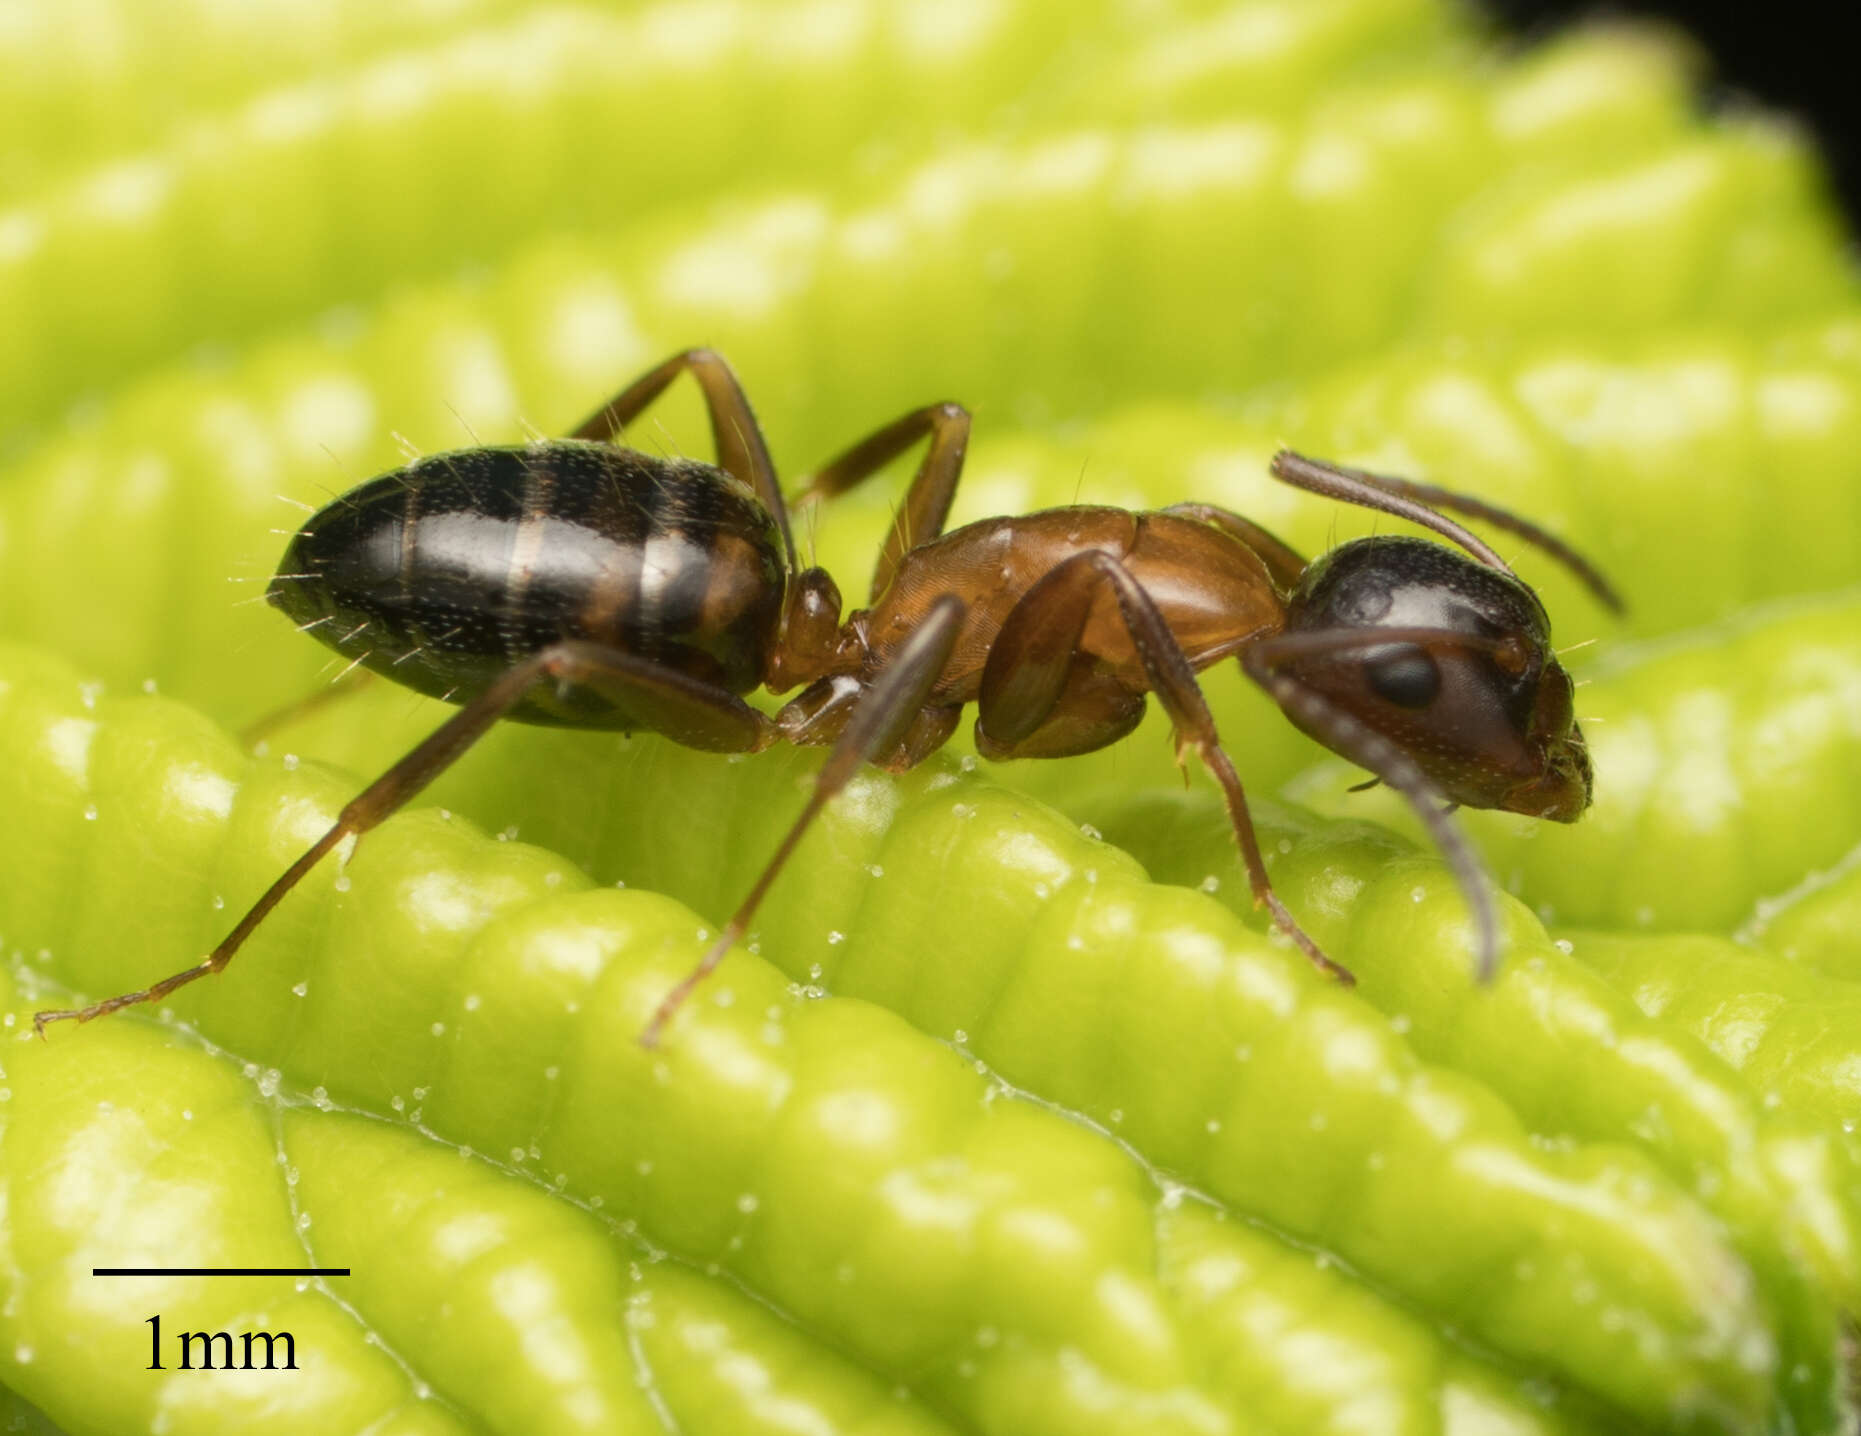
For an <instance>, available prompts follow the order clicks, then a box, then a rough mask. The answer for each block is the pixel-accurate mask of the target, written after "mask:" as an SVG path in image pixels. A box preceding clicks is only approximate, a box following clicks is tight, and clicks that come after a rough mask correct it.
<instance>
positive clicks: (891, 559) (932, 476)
mask: <svg viewBox="0 0 1861 1436" xmlns="http://www.w3.org/2000/svg"><path fill="white" fill-rule="evenodd" d="M969 423H970V420H969V410H967V409H965V408H964V407H963V406H962V405H961V404H951V403H944V404H927V405H925V406H924V407H923V408H922V409H913V410H912V411H911V412H910V413H909V414H906V415H904V416H903V417H902V418H898V419H894V420H893V421H892V422H891V423H889V424H887V425H886V426H885V427H884V428H882V429H877V430H875V431H873V432H872V433H870V434H868V435H867V436H866V437H865V438H863V439H861V440H860V441H859V442H858V443H856V444H854V445H853V446H852V447H851V448H849V449H848V450H846V451H845V452H844V453H842V454H839V455H837V456H836V457H835V458H833V459H831V460H829V461H828V462H827V463H826V464H824V465H822V466H821V468H820V469H818V470H816V471H815V473H814V475H813V477H812V478H810V479H809V480H808V484H807V487H806V488H804V489H803V490H802V493H801V497H802V498H803V499H828V498H833V497H834V496H835V495H837V494H844V493H846V492H847V490H849V489H852V488H854V487H856V486H857V485H859V484H861V483H863V482H864V481H865V480H867V479H869V478H871V477H872V476H873V475H874V474H876V473H877V472H878V471H879V470H880V469H883V468H884V467H885V466H886V465H887V464H889V463H891V462H892V460H893V459H895V458H897V457H898V456H899V455H900V454H902V453H904V452H905V450H907V449H909V448H910V447H911V446H912V445H913V444H915V443H917V442H918V441H919V440H920V439H923V438H925V437H926V436H927V435H928V436H929V438H930V446H929V448H927V449H926V450H925V452H924V458H923V460H922V461H921V462H920V463H919V465H918V471H917V474H916V475H915V476H914V477H913V478H912V480H911V487H910V488H909V489H908V490H907V491H906V493H905V501H904V504H903V506H902V507H901V508H900V509H899V511H898V515H897V517H896V518H895V519H894V520H893V523H892V528H891V532H890V533H888V534H887V535H886V538H885V546H884V547H883V548H882V549H880V551H879V562H878V566H877V567H876V568H875V569H874V570H873V575H872V596H871V600H870V601H871V602H873V603H877V602H878V601H879V596H880V595H881V594H883V593H884V592H885V590H886V589H888V588H890V587H891V586H892V579H893V577H894V576H895V575H896V574H897V572H898V564H899V561H900V560H901V559H903V558H904V556H905V555H906V554H907V553H909V552H910V551H911V550H912V549H914V548H916V547H917V546H918V545H919V544H923V543H928V542H930V540H932V539H934V538H936V537H937V536H938V535H939V534H941V533H942V532H943V526H944V524H945V522H946V521H947V520H948V519H949V517H950V504H951V501H952V500H953V499H955V497H956V485H957V481H958V480H959V479H960V478H961V477H962V473H963V460H964V458H965V457H966V456H967V454H968V452H969Z"/></svg>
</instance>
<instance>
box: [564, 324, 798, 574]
mask: <svg viewBox="0 0 1861 1436" xmlns="http://www.w3.org/2000/svg"><path fill="white" fill-rule="evenodd" d="M687 372H689V373H690V374H691V376H692V378H693V379H695V380H697V381H698V387H699V389H700V390H701V391H703V394H704V407H705V410H706V412H707V413H709V415H710V416H711V441H712V444H713V445H714V446H715V448H716V450H717V467H718V468H720V469H722V470H723V471H724V472H725V473H727V474H729V475H730V476H731V477H732V478H735V479H738V480H741V481H742V482H743V483H745V484H747V485H749V487H750V488H751V489H753V490H754V491H755V494H756V497H757V498H759V499H761V500H762V502H763V507H764V508H766V509H768V510H769V513H770V514H771V516H772V517H773V518H774V519H775V525H776V527H777V528H778V529H780V530H781V532H782V550H783V552H784V553H785V554H786V555H787V558H788V567H789V571H790V572H791V573H792V572H793V571H794V569H795V567H796V564H795V540H794V538H793V537H792V535H791V534H790V533H789V527H788V506H787V505H786V504H785V503H784V502H783V501H782V486H781V485H780V484H779V483H778V482H777V481H776V476H775V464H774V462H773V461H772V460H771V459H770V457H769V445H768V442H767V441H766V440H765V439H764V438H763V433H762V425H760V424H759V423H757V422H756V414H755V411H754V410H752V409H751V408H750V400H749V395H747V394H745V393H744V392H743V384H742V381H741V380H739V379H738V378H737V375H736V371H735V370H733V369H732V368H731V367H730V365H729V364H728V363H727V362H725V360H724V356H723V355H721V354H719V353H718V352H717V351H716V350H715V349H685V350H682V351H680V352H679V353H677V354H674V355H673V356H672V357H671V358H670V359H668V360H666V361H665V362H664V363H663V364H660V365H659V366H658V367H656V368H654V369H650V370H648V371H647V372H646V373H644V374H642V375H641V376H640V377H639V378H637V379H635V380H634V381H633V382H632V383H631V384H629V385H628V386H627V387H626V388H624V389H622V390H621V391H620V392H619V393H618V394H616V395H615V396H614V397H613V398H612V399H610V400H608V402H607V403H605V404H603V405H602V406H601V407H600V408H599V409H597V410H595V411H594V413H592V414H590V415H589V416H588V417H587V418H586V419H584V420H583V421H582V422H581V423H580V424H579V425H577V426H576V428H575V429H574V430H573V432H571V433H570V435H569V437H570V438H571V439H593V440H596V441H599V442H610V441H613V440H616V439H618V437H619V436H620V434H621V433H622V431H623V430H625V429H626V427H627V426H628V425H629V424H631V423H632V422H633V421H634V420H635V419H637V418H638V417H639V416H640V415H641V413H642V412H644V411H645V409H646V407H647V406H648V405H649V404H651V403H652V402H653V401H654V400H655V399H657V398H658V397H659V396H660V395H661V394H663V393H665V391H666V388H667V386H668V385H670V384H671V383H672V381H673V380H674V379H676V378H678V376H679V375H681V374H684V373H687Z"/></svg>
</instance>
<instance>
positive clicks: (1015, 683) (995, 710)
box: [976, 549, 1356, 984]
mask: <svg viewBox="0 0 1861 1436" xmlns="http://www.w3.org/2000/svg"><path fill="white" fill-rule="evenodd" d="M1104 588H1109V589H1110V590H1111V592H1112V595H1113V597H1114V598H1115V599H1116V601H1117V605H1118V613H1119V616H1120V617H1121V618H1122V620H1123V622H1124V627H1125V631H1126V633H1127V634H1128V635H1129V636H1130V639H1131V645H1132V647H1133V648H1134V649H1135V650H1136V655H1137V658H1138V661H1139V662H1140V663H1141V664H1142V666H1143V670H1144V677H1145V681H1146V682H1147V683H1148V684H1149V686H1150V689H1151V691H1153V692H1154V693H1155V694H1156V695H1157V698H1158V700H1159V701H1160V702H1161V703H1162V704H1163V708H1164V711H1165V712H1167V713H1168V714H1169V715H1170V723H1171V725H1172V726H1173V727H1174V728H1175V730H1176V745H1177V754H1178V757H1179V759H1180V757H1181V754H1182V753H1183V751H1184V750H1185V749H1192V750H1193V751H1194V752H1195V754H1196V756H1197V757H1198V758H1200V759H1201V760H1202V765H1203V766H1204V767H1205V768H1207V769H1208V770H1209V772H1210V773H1211V774H1212V775H1213V776H1214V779H1215V781H1216V783H1217V784H1218V785H1219V786H1220V788H1221V793H1222V798H1223V800H1224V801H1225V802H1226V804H1227V809H1228V819H1229V822H1230V823H1231V825H1232V826H1233V828H1234V836H1235V840H1236V842H1237V843H1238V844H1239V845H1240V849H1241V858H1242V860H1243V862H1244V863H1245V864H1246V867H1247V881H1248V885H1249V886H1250V887H1251V888H1252V890H1253V897H1254V905H1255V906H1256V907H1265V908H1266V909H1267V911H1268V912H1269V913H1271V914H1272V917H1273V923H1274V926H1276V927H1277V928H1279V930H1280V931H1281V932H1283V933H1285V934H1286V936H1288V937H1290V938H1291V939H1292V940H1293V942H1294V943H1295V944H1297V945H1298V947H1299V950H1300V951H1301V952H1303V953H1304V954H1305V955H1306V956H1307V957H1308V958H1310V959H1311V961H1312V963H1313V965H1314V966H1316V967H1317V968H1318V969H1319V971H1321V972H1323V973H1324V974H1325V975H1326V976H1328V977H1332V978H1335V979H1337V980H1338V981H1340V982H1343V983H1346V984H1350V983H1354V982H1355V981H1356V979H1355V978H1354V977H1352V976H1351V973H1350V971H1349V970H1348V969H1347V968H1345V967H1343V966H1342V965H1340V964H1339V963H1337V962H1335V961H1333V960H1332V959H1331V958H1330V957H1328V956H1326V955H1325V952H1324V949H1322V948H1321V947H1319V945H1318V944H1317V943H1316V942H1315V941H1314V940H1313V939H1312V938H1311V936H1310V935H1309V934H1308V933H1307V932H1306V931H1305V929H1304V928H1302V927H1300V926H1299V923H1298V920H1297V919H1296V918H1294V917H1293V915H1292V912H1291V910H1290V909H1289V908H1287V906H1286V904H1285V903H1283V902H1281V901H1280V898H1279V894H1277V893H1276V892H1274V891H1273V884H1272V881H1271V880H1270V879H1269V878H1268V877H1267V870H1266V860H1265V859H1264V858H1263V857H1262V856H1261V853H1260V841H1259V839H1258V838H1257V837H1256V836H1255V834H1254V823H1253V817H1252V815H1251V814H1250V813H1249V812H1248V809H1247V797H1246V794H1245V793H1244V792H1243V790H1242V788H1241V779H1240V775H1239V774H1238V773H1237V772H1235V769H1234V764H1233V763H1232V762H1231V761H1230V760H1229V758H1228V755H1227V752H1226V750H1225V749H1223V747H1222V746H1221V737H1220V735H1219V734H1218V733H1217V732H1216V731H1215V718H1214V715H1213V714H1212V713H1210V712H1209V709H1208V703H1207V701H1206V700H1205V699H1204V698H1203V697H1202V688H1201V685H1200V684H1198V683H1197V682H1196V677H1195V670H1194V669H1193V668H1192V667H1191V666H1190V663H1189V658H1188V655H1186V654H1185V653H1184V652H1183V650H1182V645H1181V644H1180V643H1178V642H1177V641H1176V635H1175V634H1173V633H1171V632H1170V628H1169V624H1168V623H1167V622H1166V621H1165V620H1164V617H1163V614H1162V612H1161V611H1160V610H1159V609H1158V608H1157V605H1156V602H1155V600H1153V599H1152V598H1151V597H1150V595H1149V594H1148V593H1146V592H1145V591H1144V587H1143V585H1142V584H1140V583H1139V582H1138V581H1137V579H1136V578H1135V577H1134V576H1133V575H1132V573H1131V571H1130V570H1129V569H1127V568H1126V567H1125V566H1124V565H1123V564H1122V563H1120V562H1119V561H1118V559H1117V558H1116V557H1115V556H1113V555H1112V554H1109V553H1106V552H1105V551H1103V550H1102V549H1086V550H1084V551H1083V552H1080V553H1076V554H1074V555H1073V556H1072V557H1071V558H1068V559H1066V560H1065V561H1064V562H1062V563H1059V564H1057V565H1055V566H1054V568H1053V569H1052V570H1051V571H1049V572H1048V573H1047V575H1046V576H1045V577H1044V578H1042V579H1041V580H1040V582H1038V583H1036V584H1035V585H1034V586H1033V587H1032V588H1030V589H1029V590H1028V591H1027V592H1026V593H1025V594H1023V595H1022V596H1021V600H1020V601H1019V602H1018V603H1017V604H1016V605H1015V606H1014V608H1013V609H1012V610H1010V612H1009V614H1008V617H1007V619H1006V620H1005V621H1004V622H1003V624H1002V629H1001V632H1000V634H999V635H998V636H997V638H996V640H995V644H994V647H993V648H991V649H990V651H989V658H988V662H987V664H986V665H985V666H984V668H983V671H982V688H981V692H980V693H979V694H978V696H977V716H976V739H977V744H978V746H979V747H980V748H981V749H982V751H983V752H984V753H985V754H986V755H988V756H990V757H1015V756H1021V755H1023V754H1033V753H1043V754H1053V753H1055V752H1056V751H1057V749H1056V748H1055V747H1054V746H1053V744H1052V742H1051V735H1052V733H1053V729H1054V726H1055V725H1056V724H1064V723H1066V722H1068V721H1069V720H1070V719H1071V715H1069V714H1068V713H1067V711H1066V705H1067V704H1068V703H1069V702H1070V701H1073V699H1074V697H1075V696H1076V695H1077V694H1078V693H1079V692H1080V690H1078V689H1069V687H1068V684H1069V680H1072V679H1073V678H1074V674H1075V672H1076V670H1075V667H1074V665H1075V661H1076V654H1077V650H1078V644H1079V640H1080V637H1081V636H1082V635H1083V634H1084V632H1085V625H1086V619H1087V617H1088V616H1089V614H1090V611H1091V608H1092V604H1093V601H1094V599H1095V598H1096V597H1097V596H1098V593H1099V591H1100V590H1101V589H1104ZM1087 691H1088V692H1090V690H1087ZM1127 691H1129V690H1128V689H1127ZM1132 696H1133V697H1136V699H1137V704H1136V711H1135V713H1134V714H1132V715H1131V716H1130V718H1129V723H1128V724H1127V726H1126V728H1125V729H1123V730H1120V731H1128V727H1129V726H1134V725H1135V723H1136V720H1137V718H1138V717H1140V716H1141V715H1142V712H1143V702H1142V698H1141V695H1136V694H1133V695H1132ZM1094 701H1098V702H1103V701H1104V698H1103V696H1102V695H1094ZM1109 721H1110V720H1109V719H1108V726H1109ZM1086 736H1091V737H1095V738H1097V741H1093V742H1091V743H1090V744H1089V745H1088V746H1081V747H1078V748H1074V749H1072V750H1071V751H1074V752H1085V751H1089V747H1097V746H1101V744H1102V743H1103V742H1109V741H1110V739H1111V738H1112V737H1116V736H1119V734H1118V732H1111V733H1110V734H1109V736H1105V737H1098V735H1096V734H1094V733H1092V732H1091V730H1090V728H1089V726H1088V730H1087V735H1086ZM1043 744H1044V745H1045V746H1042V745H1043Z"/></svg>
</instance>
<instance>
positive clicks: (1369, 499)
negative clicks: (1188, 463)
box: [1272, 449, 1625, 614]
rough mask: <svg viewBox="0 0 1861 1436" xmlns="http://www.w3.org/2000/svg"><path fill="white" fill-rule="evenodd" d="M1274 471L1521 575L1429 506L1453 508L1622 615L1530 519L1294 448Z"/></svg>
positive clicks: (1614, 598) (1593, 572)
mask: <svg viewBox="0 0 1861 1436" xmlns="http://www.w3.org/2000/svg"><path fill="white" fill-rule="evenodd" d="M1272 470H1273V477H1274V478H1276V479H1279V480H1281V481H1282V482H1285V483H1288V484H1291V485H1292V486H1293V487H1294V488H1298V489H1304V490H1306V491H1307V492H1308V493H1314V494H1322V495H1324V496H1325V497H1326V498H1329V499H1337V500H1338V501H1339V502H1341V503H1347V504H1357V505H1359V506H1360V507H1363V508H1366V509H1380V510H1381V511H1382V512H1383V513H1386V514H1394V515H1395V516H1396V517H1397V518H1402V519H1407V520H1409V522H1411V523H1417V524H1420V525H1421V526H1422V527H1423V528H1428V529H1433V530H1434V531H1435V532H1436V533H1438V534H1440V535H1441V536H1442V537H1443V538H1445V539H1449V540H1451V541H1452V542H1454V543H1457V544H1459V545H1460V546H1461V547H1462V548H1464V549H1465V550H1467V552H1468V553H1470V554H1472V555H1473V556H1474V557H1475V558H1476V559H1478V560H1479V561H1480V562H1481V563H1483V564H1485V565H1486V566H1487V567H1488V568H1491V569H1497V570H1498V571H1499V572H1500V573H1503V574H1505V575H1507V576H1508V577H1510V578H1517V577H1518V575H1517V574H1515V573H1513V572H1512V568H1511V565H1509V564H1508V563H1507V562H1506V561H1505V560H1504V559H1502V558H1501V557H1500V556H1499V555H1498V554H1496V553H1494V552H1493V550H1492V549H1490V548H1488V547H1487V546H1486V544H1484V543H1483V542H1481V541H1480V539H1478V538H1476V537H1475V536H1474V535H1473V533H1471V532H1470V531H1469V530H1467V529H1465V528H1463V527H1462V526H1461V525H1459V524H1457V523H1455V522H1454V521H1453V520H1452V519H1450V518H1449V517H1447V515H1446V514H1443V513H1438V512H1437V511H1436V508H1431V507H1430V505H1435V506H1437V507H1438V508H1443V509H1453V510H1454V511H1455V512H1457V513H1463V514H1466V515H1467V516H1468V517H1469V518H1476V519H1480V520H1483V521H1484V522H1486V523H1490V524H1492V525H1493V526H1494V527H1495V528H1502V529H1504V530H1506V531H1507V532H1508V533H1514V534H1517V535H1518V536H1519V537H1520V538H1522V539H1524V540H1525V541H1526V542H1527V543H1529V544H1532V545H1534V546H1535V547H1537V548H1539V549H1541V550H1542V551H1543V552H1545V553H1547V554H1549V555H1550V556H1551V557H1552V558H1554V559H1556V560H1557V561H1558V562H1559V563H1561V564H1563V565H1564V567H1565V568H1567V569H1569V570H1570V572H1571V573H1572V574H1573V575H1575V577H1576V578H1577V580H1578V582H1580V583H1581V584H1582V585H1583V586H1584V587H1585V588H1587V589H1588V590H1589V591H1590V592H1591V593H1592V594H1594V595H1595V596H1596V599H1597V601H1598V602H1599V603H1601V604H1602V605H1603V607H1604V608H1607V609H1608V610H1609V611H1610V612H1611V613H1618V614H1619V613H1621V612H1622V611H1623V609H1624V607H1625V605H1624V604H1623V602H1622V596H1621V595H1620V594H1619V593H1617V592H1616V591H1615V588H1614V587H1613V586H1612V585H1611V584H1610V582H1609V580H1608V579H1606V578H1604V577H1603V576H1602V574H1601V573H1600V572H1599V571H1598V570H1597V568H1596V566H1595V565H1594V564H1592V563H1590V562H1589V560H1588V559H1586V558H1584V557H1583V556H1582V555H1581V554H1579V553H1578V552H1577V551H1576V550H1575V549H1573V548H1571V547H1570V545H1569V544H1567V543H1565V542H1564V541H1563V540H1562V539H1560V538H1558V537H1556V536H1555V535H1553V534H1550V533H1547V532H1545V530H1543V529H1541V528H1539V527H1538V525H1536V524H1534V523H1532V522H1531V521H1530V520H1528V519H1522V518H1520V517H1519V516H1518V515H1517V514H1514V513H1508V512H1507V511H1506V510H1505V509H1501V508H1495V507H1494V506H1493V505H1491V504H1489V503H1485V502H1484V501H1482V500H1480V499H1476V498H1472V497H1470V496H1469V495H1467V494H1457V493H1455V492H1453V491H1452V490H1451V489H1441V488H1436V487H1435V486H1434V485H1433V484H1418V483H1414V482H1412V481H1411V480H1409V479H1398V478H1392V477H1391V476H1389V475H1388V474H1372V473H1369V472H1368V471H1366V470H1363V469H1346V468H1343V467H1340V466H1339V465H1337V464H1329V463H1325V462H1324V461H1322V460H1319V459H1308V458H1306V457H1305V456H1304V455H1302V454H1295V453H1294V452H1293V451H1292V450H1291V449H1281V450H1280V451H1279V452H1278V453H1277V454H1275V455H1274V456H1273V463H1272Z"/></svg>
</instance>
